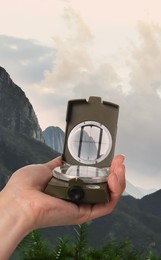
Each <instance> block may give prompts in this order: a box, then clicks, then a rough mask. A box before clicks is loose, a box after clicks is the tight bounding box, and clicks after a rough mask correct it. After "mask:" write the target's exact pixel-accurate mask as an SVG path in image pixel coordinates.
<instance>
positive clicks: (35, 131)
mask: <svg viewBox="0 0 161 260" xmlns="http://www.w3.org/2000/svg"><path fill="white" fill-rule="evenodd" d="M0 125H1V126H3V127H5V128H7V129H10V130H11V131H13V132H15V133H19V134H23V135H26V136H28V137H29V138H34V139H36V140H40V141H43V136H42V131H41V128H40V126H39V123H38V119H37V117H36V115H35V112H34V110H33V107H32V105H31V103H30V102H29V100H28V98H27V97H26V96H25V93H24V92H23V91H22V89H21V88H20V87H18V86H17V85H16V84H15V83H14V82H13V81H12V79H11V78H10V76H9V74H8V73H7V72H6V70H5V69H4V68H2V67H0Z"/></svg>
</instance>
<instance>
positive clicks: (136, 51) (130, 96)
mask: <svg viewBox="0 0 161 260" xmlns="http://www.w3.org/2000/svg"><path fill="white" fill-rule="evenodd" d="M66 12H67V13H66V17H67V18H68V20H69V21H70V26H71V27H72V26H73V24H74V26H75V29H76V31H72V33H71V34H69V36H68V37H67V38H66V39H65V40H64V39H63V40H62V39H60V38H55V48H56V49H57V54H56V59H55V62H54V66H53V68H52V69H51V70H50V71H49V72H47V73H46V74H45V79H44V80H43V81H42V85H43V86H44V88H46V91H47V92H48V93H53V94H54V95H58V93H59V94H60V95H59V97H58V100H59V101H60V100H61V99H62V98H63V99H64V97H65V99H64V101H65V100H67V99H71V98H80V97H83V98H84V97H86V98H88V96H90V95H98V96H102V98H103V99H104V100H110V101H112V102H116V103H118V104H119V105H120V116H119V127H118V138H117V147H116V151H117V152H119V153H125V154H126V155H127V177H128V178H130V179H133V181H134V182H136V184H137V185H139V181H141V182H143V180H144V185H145V186H147V187H148V186H149V187H150V185H151V184H153V185H155V186H157V185H158V180H160V181H161V176H160V174H159V173H160V166H161V165H160V155H161V145H160V142H159V137H160V133H161V123H160V113H159V111H161V100H160V98H159V95H158V89H159V87H160V86H161V84H160V82H161V73H160V72H161V71H160V68H161V61H160V56H161V55H160V54H161V47H160V40H161V39H160V38H161V28H160V27H159V26H158V25H154V24H146V23H143V22H139V24H138V28H137V33H138V38H139V41H137V42H131V44H129V46H128V50H126V53H128V55H127V58H125V57H122V58H124V59H125V63H124V66H125V70H126V76H125V77H124V78H123V77H122V74H121V73H120V72H121V67H115V66H114V63H111V62H110V61H109V60H108V59H106V60H104V61H102V62H97V60H96V59H95V56H94V55H92V51H91V50H92V44H93V43H94V37H93V35H92V33H91V32H90V30H89V29H87V28H86V27H87V25H85V24H84V23H83V22H82V21H81V18H80V16H79V14H77V13H75V12H74V11H72V12H71V10H66ZM115 56H117V55H115ZM118 59H119V56H118ZM120 64H121V62H120ZM124 84H125V87H127V89H128V91H127V93H126V91H125V88H124ZM54 95H53V96H54ZM62 105H63V104H62ZM53 106H54V105H53ZM64 107H65V106H64ZM59 111H61V112H62V111H63V110H60V106H59V108H58V109H56V113H58V114H59ZM153 178H154V179H153ZM150 180H151V181H150ZM152 180H153V181H152Z"/></svg>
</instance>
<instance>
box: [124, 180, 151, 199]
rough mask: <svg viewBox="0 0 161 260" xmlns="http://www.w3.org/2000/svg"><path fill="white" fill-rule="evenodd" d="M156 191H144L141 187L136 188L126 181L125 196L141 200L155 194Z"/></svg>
mask: <svg viewBox="0 0 161 260" xmlns="http://www.w3.org/2000/svg"><path fill="white" fill-rule="evenodd" d="M155 191H156V189H143V188H140V187H136V186H134V185H133V184H132V183H130V182H129V181H128V180H126V189H125V191H124V195H130V196H132V197H134V198H136V199H141V198H143V197H144V196H145V195H148V194H151V193H154V192H155Z"/></svg>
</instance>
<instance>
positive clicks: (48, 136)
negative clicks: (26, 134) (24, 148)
mask: <svg viewBox="0 0 161 260" xmlns="http://www.w3.org/2000/svg"><path fill="white" fill-rule="evenodd" d="M43 137H44V140H45V143H46V144H47V145H48V146H50V147H51V148H53V149H54V150H55V151H57V152H59V153H62V152H63V145H64V132H63V130H62V129H61V128H59V127H54V126H49V127H47V128H46V129H45V130H44V131H43Z"/></svg>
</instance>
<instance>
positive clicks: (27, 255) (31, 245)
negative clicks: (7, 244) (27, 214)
mask: <svg viewBox="0 0 161 260" xmlns="http://www.w3.org/2000/svg"><path fill="white" fill-rule="evenodd" d="M18 249H19V258H18V259H23V260H38V259H39V260H45V259H53V253H52V252H51V250H50V249H49V247H48V244H47V242H46V241H45V240H44V239H43V238H42V237H41V235H40V233H39V232H38V231H33V232H31V233H30V234H29V235H28V236H27V237H26V238H25V239H24V240H23V241H22V242H21V243H20V245H19V247H18Z"/></svg>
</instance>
